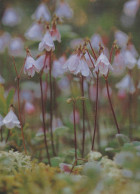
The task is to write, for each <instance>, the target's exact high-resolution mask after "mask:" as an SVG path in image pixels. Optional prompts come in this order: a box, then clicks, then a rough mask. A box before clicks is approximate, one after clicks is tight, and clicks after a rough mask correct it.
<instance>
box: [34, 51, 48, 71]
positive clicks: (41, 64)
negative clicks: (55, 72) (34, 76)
mask: <svg viewBox="0 0 140 194" xmlns="http://www.w3.org/2000/svg"><path fill="white" fill-rule="evenodd" d="M49 61H50V58H49V55H48V56H46V55H45V54H43V55H40V56H39V57H37V59H36V64H37V68H38V69H39V71H41V70H42V68H44V70H43V71H44V72H45V73H48V71H49Z"/></svg>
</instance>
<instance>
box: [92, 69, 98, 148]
mask: <svg viewBox="0 0 140 194" xmlns="http://www.w3.org/2000/svg"><path fill="white" fill-rule="evenodd" d="M96 75H97V77H96V106H95V120H94V133H93V139H92V147H91V150H92V151H93V150H94V144H95V136H96V130H97V116H98V90H99V89H98V87H99V73H98V72H97V73H96Z"/></svg>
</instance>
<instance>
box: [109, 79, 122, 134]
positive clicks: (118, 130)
mask: <svg viewBox="0 0 140 194" xmlns="http://www.w3.org/2000/svg"><path fill="white" fill-rule="evenodd" d="M105 83H106V89H107V95H108V100H109V103H110V107H111V111H112V114H113V117H114V121H115V124H116V127H117V132H118V134H120V129H119V125H118V122H117V119H116V115H115V112H114V109H113V105H112V102H111V98H110V93H109V84H108V80H107V79H105Z"/></svg>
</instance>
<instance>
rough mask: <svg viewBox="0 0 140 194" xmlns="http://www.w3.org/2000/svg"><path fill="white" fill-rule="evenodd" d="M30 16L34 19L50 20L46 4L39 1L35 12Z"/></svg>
mask: <svg viewBox="0 0 140 194" xmlns="http://www.w3.org/2000/svg"><path fill="white" fill-rule="evenodd" d="M32 18H33V19H35V20H40V19H42V20H43V21H50V19H51V15H50V12H49V10H48V8H47V6H46V5H45V4H44V3H41V4H40V5H39V6H38V7H37V9H36V11H35V13H34V14H33V15H32Z"/></svg>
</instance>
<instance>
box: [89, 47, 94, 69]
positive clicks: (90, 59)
mask: <svg viewBox="0 0 140 194" xmlns="http://www.w3.org/2000/svg"><path fill="white" fill-rule="evenodd" d="M87 54H88V56H89V58H90V61H91V63H92V65H93V68H95V65H94V62H93V60H92V58H91V56H90V53H89V51H88V50H87Z"/></svg>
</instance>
